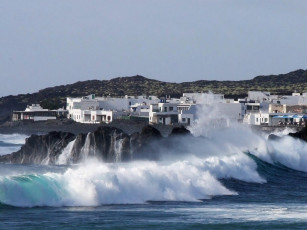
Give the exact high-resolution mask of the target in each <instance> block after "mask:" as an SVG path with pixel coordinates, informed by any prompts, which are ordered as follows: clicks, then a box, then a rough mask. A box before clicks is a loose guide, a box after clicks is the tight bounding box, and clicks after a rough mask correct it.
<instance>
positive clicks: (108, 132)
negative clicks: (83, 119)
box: [72, 126, 130, 162]
mask: <svg viewBox="0 0 307 230" xmlns="http://www.w3.org/2000/svg"><path fill="white" fill-rule="evenodd" d="M129 153H130V137H129V136H128V135H127V134H126V133H124V132H123V131H122V130H121V129H117V128H114V127H105V126H102V127H99V128H98V129H97V130H96V131H94V132H92V133H88V134H79V135H78V136H77V137H76V141H75V143H74V146H73V149H72V156H73V159H72V161H73V162H79V161H81V160H82V159H83V158H85V157H96V158H98V159H102V160H103V161H105V162H116V161H121V160H126V159H127V158H129Z"/></svg>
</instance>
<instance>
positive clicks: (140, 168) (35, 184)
mask: <svg viewBox="0 0 307 230" xmlns="http://www.w3.org/2000/svg"><path fill="white" fill-rule="evenodd" d="M0 190H1V191H2V192H1V193H0V202H2V203H5V204H9V205H14V206H41V205H43V206H45V205H46V206H97V205H101V204H127V203H144V202H146V201H149V200H156V201H162V200H163V201H165V200H168V201H198V200H199V199H206V198H210V196H212V195H234V194H236V193H235V192H232V191H230V190H228V189H227V188H225V187H224V186H223V185H222V184H221V183H220V182H219V181H218V180H217V179H216V178H215V177H214V176H213V175H211V174H210V172H209V171H207V170H206V169H204V168H202V167H199V166H198V165H195V164H193V163H191V162H184V161H178V162H173V163H169V164H166V163H165V162H164V163H155V162H148V161H142V162H133V163H125V164H103V163H97V162H96V163H93V162H92V163H91V162H89V163H86V164H82V165H80V166H79V167H77V168H70V169H67V171H66V172H65V173H46V174H43V175H35V176H26V175H23V176H20V177H0Z"/></svg>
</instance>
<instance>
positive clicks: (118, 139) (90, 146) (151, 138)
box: [0, 125, 189, 164]
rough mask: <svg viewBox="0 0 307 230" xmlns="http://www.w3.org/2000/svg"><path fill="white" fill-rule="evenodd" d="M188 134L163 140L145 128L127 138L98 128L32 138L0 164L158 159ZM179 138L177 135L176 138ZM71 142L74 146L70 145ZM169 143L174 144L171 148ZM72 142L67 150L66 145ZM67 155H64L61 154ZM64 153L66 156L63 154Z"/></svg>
mask: <svg viewBox="0 0 307 230" xmlns="http://www.w3.org/2000/svg"><path fill="white" fill-rule="evenodd" d="M186 133H189V132H188V131H187V130H186V129H185V128H183V127H182V128H177V129H175V131H173V134H172V135H173V136H172V137H167V138H163V137H162V135H161V133H160V132H159V130H157V129H156V128H154V127H153V126H151V125H147V126H144V127H143V129H142V131H141V132H140V133H133V134H132V135H128V134H126V133H125V132H124V131H123V130H121V129H118V128H115V127H108V126H101V127H99V128H98V129H97V130H95V131H94V132H89V133H87V134H79V135H77V136H75V135H74V134H72V133H67V132H55V131H54V132H50V133H48V134H46V135H41V136H38V135H32V136H30V137H29V138H28V139H27V140H26V143H25V145H23V146H22V148H21V149H20V150H19V151H18V152H15V153H12V154H9V155H5V156H1V157H0V162H11V163H18V164H55V163H57V160H58V159H61V163H63V162H62V160H63V159H62V157H64V163H65V162H67V163H68V162H71V163H77V162H80V161H82V160H84V159H87V158H89V157H95V158H96V159H100V160H102V161H104V162H123V161H128V160H132V159H151V160H157V159H159V151H160V150H161V149H163V150H165V148H166V149H167V148H171V147H172V146H173V145H174V144H175V145H176V146H178V145H177V144H176V143H177V141H176V140H175V139H176V138H181V137H179V136H181V135H183V134H186ZM179 134H180V135H179ZM72 141H74V142H72ZM171 141H172V143H173V144H170V143H171ZM70 142H72V143H71V144H70V145H69V147H68V148H66V149H65V147H67V146H68V143H70ZM64 149H65V151H69V153H68V154H64V155H62V156H61V158H59V156H60V155H61V154H62V153H63V150H64ZM65 153H66V152H65Z"/></svg>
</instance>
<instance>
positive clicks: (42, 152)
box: [0, 132, 75, 164]
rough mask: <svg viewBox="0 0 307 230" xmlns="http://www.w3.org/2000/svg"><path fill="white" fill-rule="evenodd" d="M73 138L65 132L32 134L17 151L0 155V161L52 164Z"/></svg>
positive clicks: (73, 136)
mask: <svg viewBox="0 0 307 230" xmlns="http://www.w3.org/2000/svg"><path fill="white" fill-rule="evenodd" d="M74 138H75V135H73V134H71V133H65V132H50V133H49V134H48V135H43V136H38V135H32V136H30V137H29V138H27V140H26V143H25V144H24V145H23V146H22V147H21V149H20V150H19V151H18V152H15V153H12V154H9V155H5V156H0V161H1V162H10V163H16V164H53V163H54V162H55V161H56V158H57V156H58V155H59V154H60V153H61V152H62V150H63V149H64V148H65V147H66V146H67V144H68V143H69V142H70V141H72V140H73V139H74Z"/></svg>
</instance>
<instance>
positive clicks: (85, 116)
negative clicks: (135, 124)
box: [67, 94, 159, 123]
mask: <svg viewBox="0 0 307 230" xmlns="http://www.w3.org/2000/svg"><path fill="white" fill-rule="evenodd" d="M158 101H159V99H158V98H157V97H155V96H149V97H145V96H137V97H134V96H125V97H123V98H111V97H96V96H95V95H94V94H92V95H89V96H85V97H81V98H67V110H68V118H70V119H73V120H74V121H76V122H80V123H100V122H106V123H109V122H112V121H113V120H114V119H117V118H118V117H120V116H123V115H130V114H131V113H133V114H135V115H136V114H139V115H140V116H146V113H147V117H148V114H149V105H150V104H151V103H157V102H158Z"/></svg>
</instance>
